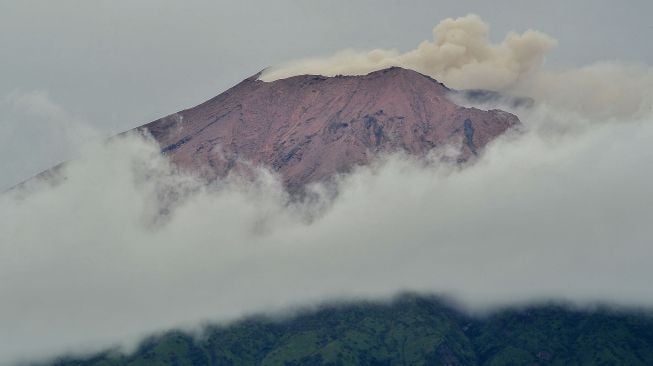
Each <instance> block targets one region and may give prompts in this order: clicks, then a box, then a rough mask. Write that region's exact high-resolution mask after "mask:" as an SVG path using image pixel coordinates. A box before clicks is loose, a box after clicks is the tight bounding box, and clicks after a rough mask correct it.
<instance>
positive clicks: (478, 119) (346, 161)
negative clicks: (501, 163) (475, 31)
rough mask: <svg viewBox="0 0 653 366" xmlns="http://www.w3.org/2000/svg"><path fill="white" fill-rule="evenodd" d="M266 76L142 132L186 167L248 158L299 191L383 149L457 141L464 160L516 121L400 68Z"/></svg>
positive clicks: (230, 164)
mask: <svg viewBox="0 0 653 366" xmlns="http://www.w3.org/2000/svg"><path fill="white" fill-rule="evenodd" d="M259 75H260V74H257V75H254V76H252V77H250V78H248V79H245V80H244V81H242V82H241V83H239V84H238V85H236V86H234V87H232V88H231V89H229V90H227V91H225V92H224V93H222V94H220V95H218V96H216V97H215V98H213V99H211V100H208V101H206V102H204V103H202V104H200V105H198V106H196V107H193V108H190V109H187V110H184V111H181V112H178V113H175V114H172V115H169V116H167V117H164V118H161V119H159V120H156V121H154V122H151V123H148V124H146V125H144V126H141V127H140V128H139V129H140V130H141V131H147V132H149V133H150V134H152V136H153V137H154V138H155V139H156V140H157V141H158V142H159V144H160V145H161V146H162V152H163V153H165V154H166V155H168V156H169V157H170V159H171V160H172V161H173V162H174V163H176V164H177V165H178V166H179V167H181V168H182V169H184V170H188V171H192V172H196V173H199V174H200V175H202V176H203V177H204V178H207V179H209V180H212V179H216V178H218V177H222V176H225V175H226V174H228V173H229V172H230V171H231V170H233V169H237V168H239V167H242V166H243V162H248V163H251V164H254V165H262V166H265V167H268V168H270V169H272V170H273V171H275V172H277V173H279V174H280V176H281V178H282V180H283V182H284V184H285V185H286V187H287V188H288V189H289V190H291V191H293V190H296V189H298V188H301V187H302V186H304V185H305V184H307V183H311V182H315V181H321V180H324V179H328V178H329V177H331V176H333V175H334V174H337V173H342V172H347V171H349V170H351V169H352V168H353V167H355V166H357V165H364V164H367V163H368V162H369V161H370V160H371V158H372V157H374V156H375V154H377V153H380V152H386V153H389V152H397V151H403V152H406V153H408V154H412V155H416V156H424V155H425V154H426V153H428V152H429V151H430V150H431V149H433V148H435V147H443V146H446V145H453V146H457V147H458V148H459V149H460V156H459V159H461V160H466V159H468V158H469V157H471V156H473V155H476V154H477V153H478V151H480V149H482V148H483V147H484V146H485V145H486V144H487V143H488V142H490V141H491V140H492V139H494V138H495V137H497V136H498V135H500V134H502V133H503V132H505V131H506V130H508V129H509V128H511V127H513V126H515V125H517V124H519V120H518V118H517V117H516V116H514V115H513V114H510V113H507V112H504V111H501V110H490V111H483V110H480V109H476V108H465V107H462V106H459V105H457V104H456V103H454V102H453V101H451V100H450V99H449V98H448V95H449V93H450V92H451V90H450V89H449V88H447V87H446V86H445V85H443V84H441V83H439V82H437V81H436V80H434V79H432V78H430V77H428V76H425V75H422V74H420V73H418V72H416V71H412V70H407V69H403V68H399V67H392V68H388V69H384V70H380V71H375V72H372V73H369V74H367V75H363V76H335V77H323V76H317V75H300V76H294V77H290V78H287V79H281V80H276V81H273V82H264V81H261V80H258V77H259Z"/></svg>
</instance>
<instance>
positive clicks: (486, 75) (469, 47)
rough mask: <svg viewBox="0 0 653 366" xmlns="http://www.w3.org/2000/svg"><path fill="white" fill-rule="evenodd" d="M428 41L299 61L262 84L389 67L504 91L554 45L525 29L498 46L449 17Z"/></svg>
mask: <svg viewBox="0 0 653 366" xmlns="http://www.w3.org/2000/svg"><path fill="white" fill-rule="evenodd" d="M433 38H434V40H433V41H423V42H422V43H420V44H419V45H418V46H417V48H416V49H414V50H412V51H409V52H406V53H400V52H399V51H396V50H383V49H375V50H372V51H369V52H357V51H354V50H345V51H341V52H339V53H337V54H335V55H333V56H331V57H328V58H314V59H304V60H298V61H294V62H289V63H287V64H284V65H280V66H276V67H272V68H269V69H267V70H265V72H264V73H263V74H262V75H261V80H264V81H272V80H277V79H283V78H287V77H289V76H294V75H301V74H319V75H325V76H335V75H361V74H367V73H369V72H372V71H375V70H379V69H383V68H386V67H390V66H401V67H405V68H409V69H413V70H415V71H418V72H421V73H423V74H425V75H430V76H432V77H433V78H435V79H437V80H439V81H441V82H444V83H445V84H447V85H449V86H450V87H453V88H457V89H468V88H483V89H494V90H499V89H505V88H506V87H509V86H512V85H513V84H514V83H515V82H517V81H518V80H519V79H520V78H522V77H523V76H525V75H526V74H528V73H529V72H530V71H532V70H533V69H534V68H536V67H537V66H539V65H540V64H541V63H542V61H543V59H544V54H545V53H546V51H548V50H549V49H551V48H552V47H554V46H555V45H556V43H557V41H556V40H555V39H553V38H551V37H549V36H548V35H546V34H544V33H541V32H538V31H534V30H528V31H526V32H524V33H522V34H518V33H514V32H511V33H509V34H508V35H507V36H506V38H505V39H504V40H503V41H502V42H501V43H499V44H493V43H491V42H490V39H489V27H488V25H487V24H486V23H485V22H483V20H481V18H480V17H478V16H477V15H467V16H465V17H461V18H457V19H452V18H448V19H445V20H443V21H442V22H440V23H439V24H438V25H437V26H435V28H433Z"/></svg>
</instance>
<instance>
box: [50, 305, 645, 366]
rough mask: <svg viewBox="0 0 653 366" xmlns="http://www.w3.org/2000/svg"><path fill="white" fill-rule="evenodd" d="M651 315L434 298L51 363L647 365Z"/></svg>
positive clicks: (339, 309)
mask: <svg viewBox="0 0 653 366" xmlns="http://www.w3.org/2000/svg"><path fill="white" fill-rule="evenodd" d="M651 364H653V317H651V316H650V314H648V315H647V314H642V313H620V312H615V311H611V310H609V309H602V310H596V311H580V310H573V309H569V308H565V307H563V306H557V305H543V306H535V307H529V308H524V309H519V310H514V309H513V310H504V311H501V312H498V313H494V314H492V315H489V316H485V317H470V316H469V315H466V314H464V313H461V312H459V311H457V310H456V309H455V308H454V307H451V306H449V305H447V303H446V302H443V301H441V300H439V299H437V298H433V297H420V296H414V295H405V296H403V297H400V298H398V299H397V300H396V301H395V302H393V303H389V304H379V303H355V304H349V305H340V306H324V307H323V308H321V309H319V310H314V311H310V312H305V313H303V314H299V315H296V316H294V317H292V318H286V319H284V320H278V319H277V320H275V319H269V318H265V317H252V318H249V319H245V320H242V321H240V322H238V323H235V324H232V325H230V326H226V327H218V326H211V327H208V328H206V330H205V332H204V334H203V335H202V336H199V337H198V336H197V334H196V335H195V336H193V335H190V334H187V333H183V332H180V331H171V332H168V333H166V334H163V335H159V336H155V337H151V338H149V339H147V340H145V341H143V342H142V343H141V345H140V346H139V347H138V349H137V350H136V351H134V352H133V353H131V354H129V355H125V354H121V353H119V352H115V351H107V352H102V353H98V354H96V355H93V356H89V357H82V358H74V357H69V358H60V359H58V360H56V361H53V362H52V363H51V365H53V366H54V365H56V366H138V365H188V366H206V365H216V366H218V365H311V366H313V365H370V366H371V365H377V366H378V365H388V366H389V365H451V366H454V365H533V366H535V365H651Z"/></svg>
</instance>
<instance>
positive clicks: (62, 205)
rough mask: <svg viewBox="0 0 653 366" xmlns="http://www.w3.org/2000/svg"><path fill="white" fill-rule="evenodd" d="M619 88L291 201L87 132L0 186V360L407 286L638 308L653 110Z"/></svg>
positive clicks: (482, 306) (479, 298)
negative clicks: (461, 149) (623, 102)
mask: <svg viewBox="0 0 653 366" xmlns="http://www.w3.org/2000/svg"><path fill="white" fill-rule="evenodd" d="M646 72H647V71H646V70H643V71H642V73H640V77H639V78H633V80H636V81H637V83H639V82H640V81H641V80H642V78H644V77H645V75H647V74H646ZM552 85H553V84H552ZM612 85H613V84H611V85H610V86H612ZM554 86H555V87H557V88H560V87H561V86H560V85H554ZM649 87H650V86H649ZM631 90H633V91H636V90H638V89H636V88H633V89H631ZM648 90H650V89H647V88H645V87H642V91H643V92H647V91H648ZM603 92H604V93H608V92H609V91H608V90H605V91H603ZM596 93H598V94H597V95H603V94H602V93H601V91H600V90H596ZM632 98H639V100H641V101H642V103H640V104H641V105H639V106H637V108H635V107H632V108H627V109H621V108H617V107H616V106H615V109H614V112H615V113H613V114H612V115H610V116H609V118H608V117H606V118H604V119H602V120H600V121H601V123H597V120H596V119H595V118H590V117H586V116H584V114H583V113H584V112H585V111H584V110H583V108H584V107H583V105H582V104H578V109H576V110H572V109H573V108H572V106H571V105H570V106H568V108H562V107H556V105H557V104H556V103H555V101H553V102H552V103H548V102H547V101H546V100H545V101H542V102H541V103H540V104H538V105H536V106H535V107H534V108H533V109H531V110H521V111H517V112H518V113H519V114H520V116H521V119H522V121H523V122H524V123H525V128H526V131H525V132H524V133H522V134H515V135H510V136H506V137H505V138H503V139H501V140H500V141H497V142H496V143H495V144H493V145H491V146H490V147H489V149H488V150H487V151H486V153H485V154H484V155H483V156H482V157H481V158H480V159H479V161H477V162H476V163H474V164H473V165H470V166H467V167H465V168H464V169H458V168H454V167H451V166H448V165H441V164H439V163H437V162H433V163H430V164H426V165H424V164H423V163H418V162H415V161H412V160H411V159H410V158H408V157H402V156H392V157H387V158H385V159H382V160H381V161H379V162H378V163H377V164H375V165H374V166H372V167H369V168H362V169H360V170H359V171H358V172H356V173H354V174H352V175H350V176H347V177H343V178H342V180H341V182H340V185H339V195H338V196H337V197H336V198H335V199H333V200H331V199H329V198H326V197H328V195H324V197H325V198H324V201H322V202H321V204H317V205H313V204H311V205H307V206H303V205H301V204H296V203H289V202H288V198H287V196H286V194H285V193H284V191H283V190H282V189H281V186H280V184H279V182H278V180H277V179H276V178H275V177H274V176H272V175H270V174H269V173H265V172H262V173H261V176H260V177H259V179H258V180H257V181H256V182H255V183H245V182H244V181H242V180H238V179H237V178H236V177H233V178H232V179H229V180H226V181H223V182H220V183H219V184H216V185H215V186H211V187H205V186H203V185H202V184H201V183H200V182H197V181H196V180H195V179H193V178H192V177H190V176H185V175H183V174H180V173H178V172H176V171H175V170H174V168H172V167H171V166H170V165H169V164H168V162H167V161H166V160H165V159H164V158H163V157H161V156H160V155H159V154H158V147H157V146H156V145H155V144H154V143H153V142H152V141H150V140H147V139H143V138H141V137H138V136H127V137H124V138H118V139H114V140H112V141H111V142H109V143H107V144H103V145H97V146H90V147H88V148H87V149H86V150H85V151H83V153H82V156H83V158H81V159H79V160H76V161H73V162H71V163H69V164H68V165H66V166H65V167H64V168H63V170H62V171H61V173H62V174H63V175H64V176H65V177H66V179H65V180H64V181H63V182H62V183H61V184H59V185H56V186H54V187H53V186H51V185H49V184H46V183H44V182H38V181H36V182H31V183H30V184H29V185H27V186H26V187H24V188H23V189H21V190H13V191H11V192H8V193H5V194H3V195H1V196H0V243H2V244H1V245H0V278H3V279H5V280H3V281H2V282H0V297H1V298H2V299H3V302H2V308H1V309H0V324H2V328H3V331H2V332H0V355H2V358H0V363H5V362H7V361H9V360H17V359H21V358H25V357H31V358H34V357H41V356H43V357H45V356H50V355H53V354H60V353H61V352H63V351H65V350H72V351H80V350H89V349H96V348H97V347H105V346H109V345H114V344H118V343H123V344H124V343H129V342H131V341H135V340H136V339H138V337H139V336H141V335H143V334H145V333H147V332H150V331H157V330H162V329H166V328H169V327H174V326H180V325H182V326H193V325H197V324H199V323H200V322H202V321H207V320H210V321H228V320H233V319H235V318H237V317H239V316H242V315H245V314H249V313H251V312H255V311H273V310H278V309H284V308H287V307H288V306H291V307H292V306H297V305H302V304H313V303H316V302H319V301H324V300H332V299H346V298H359V297H365V298H384V297H387V296H391V295H393V294H395V293H397V292H398V291H405V290H415V291H425V292H429V293H440V294H445V295H449V296H452V297H453V298H454V299H456V300H457V301H459V302H461V304H463V305H464V306H466V307H468V308H470V309H472V310H487V309H492V308H494V307H496V306H503V305H517V304H524V303H529V302H533V301H539V300H548V299H557V300H563V301H571V302H574V303H577V304H579V305H590V304H593V303H595V302H606V303H610V304H616V305H627V306H644V307H651V306H653V295H652V293H651V291H650V283H649V282H650V281H649V278H651V276H653V270H651V266H650V263H651V261H653V254H652V252H651V250H650V238H651V237H652V236H653V228H652V227H651V225H650V222H651V221H652V220H653V209H651V207H653V196H651V195H650V187H651V186H652V184H653V175H651V172H650V169H648V167H650V165H651V164H652V163H653V151H652V150H651V149H650V146H651V144H652V143H653V119H652V113H651V110H650V104H647V103H646V102H647V100H646V97H645V95H633V96H632ZM648 102H649V103H650V101H648ZM558 104H560V103H558ZM563 104H564V103H563ZM647 105H648V107H647ZM646 108H648V112H646V113H645V111H646V110H647V109H646ZM606 111H607V109H606ZM606 113H607V112H606ZM436 160H437V159H436ZM307 217H312V220H307Z"/></svg>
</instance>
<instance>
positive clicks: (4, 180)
mask: <svg viewBox="0 0 653 366" xmlns="http://www.w3.org/2000/svg"><path fill="white" fill-rule="evenodd" d="M98 135H99V134H98V133H97V132H96V131H95V129H93V128H92V127H90V126H88V125H87V124H86V123H85V122H84V121H83V119H82V118H81V117H79V116H76V115H74V114H73V113H70V112H69V111H67V110H66V109H65V108H63V107H62V106H60V105H59V104H57V103H55V102H54V101H52V99H51V98H50V96H49V94H48V93H47V92H46V91H44V90H32V91H29V92H20V91H13V92H11V93H8V94H6V95H5V96H4V97H0V156H3V157H12V158H11V159H8V158H4V159H3V169H2V176H1V177H0V191H2V190H5V189H7V188H9V187H11V186H13V185H15V184H17V183H19V182H21V181H23V180H25V179H27V178H29V177H31V176H34V175H35V174H37V173H40V172H42V171H43V170H45V169H48V168H49V167H51V166H53V165H55V164H58V163H60V162H61V161H64V160H66V159H70V158H72V157H74V156H75V154H76V153H77V152H78V151H79V149H80V147H81V146H82V145H83V144H84V143H85V142H86V141H88V140H90V139H93V138H95V137H97V136H98Z"/></svg>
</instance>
